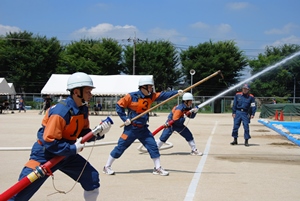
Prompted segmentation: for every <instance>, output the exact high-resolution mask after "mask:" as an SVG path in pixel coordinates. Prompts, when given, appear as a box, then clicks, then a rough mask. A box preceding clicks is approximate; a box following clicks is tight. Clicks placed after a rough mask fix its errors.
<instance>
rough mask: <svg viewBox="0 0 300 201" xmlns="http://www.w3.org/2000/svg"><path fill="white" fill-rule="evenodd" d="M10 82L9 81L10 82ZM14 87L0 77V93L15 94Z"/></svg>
mask: <svg viewBox="0 0 300 201" xmlns="http://www.w3.org/2000/svg"><path fill="white" fill-rule="evenodd" d="M10 84H11V83H10ZM15 94H16V91H15V88H14V87H11V86H10V85H9V84H8V83H7V81H6V79H5V78H0V95H15Z"/></svg>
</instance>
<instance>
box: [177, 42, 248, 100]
mask: <svg viewBox="0 0 300 201" xmlns="http://www.w3.org/2000/svg"><path fill="white" fill-rule="evenodd" d="M181 62H182V67H183V72H184V75H185V76H186V79H187V81H189V82H190V81H191V75H190V70H191V69H194V70H195V71H196V73H195V74H194V75H193V84H194V83H195V82H197V81H200V80H202V79H204V78H206V77H207V76H209V75H211V74H213V73H215V72H216V71H218V70H221V72H222V74H223V76H224V79H221V78H220V77H215V78H211V79H210V80H208V81H206V82H204V83H203V84H201V85H199V86H198V87H196V88H194V89H193V93H194V94H197V95H200V96H203V95H206V96H213V95H216V94H219V93H220V92H222V91H224V90H225V89H227V88H228V87H230V86H231V85H234V84H236V83H237V82H238V77H239V76H240V75H241V73H240V72H241V71H242V70H243V69H244V68H245V67H246V65H247V59H246V57H245V56H244V54H243V52H242V51H241V50H239V48H238V47H237V46H236V44H235V42H233V41H219V42H216V43H213V42H212V41H211V40H210V41H209V42H205V43H202V44H199V45H197V46H191V47H189V48H188V49H187V50H184V51H182V52H181Z"/></svg>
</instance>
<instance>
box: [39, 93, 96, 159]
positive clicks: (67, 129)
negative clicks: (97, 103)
mask: <svg viewBox="0 0 300 201" xmlns="http://www.w3.org/2000/svg"><path fill="white" fill-rule="evenodd" d="M90 131H91V129H90V125H89V120H88V107H87V106H86V105H84V106H80V107H77V105H76V104H75V102H74V100H73V99H72V98H71V97H70V96H69V97H68V98H67V99H66V100H64V101H62V102H60V103H58V104H56V105H54V106H52V107H50V108H49V110H47V112H46V114H45V116H44V118H43V120H42V127H41V128H40V129H39V130H38V133H37V138H38V142H39V143H40V144H42V146H43V147H44V148H45V149H46V150H47V152H49V153H51V154H53V156H54V155H62V156H69V155H74V154H76V146H75V145H74V143H75V142H76V139H77V138H79V137H82V136H84V135H85V134H87V133H89V132H90ZM92 140H95V138H93V139H90V140H89V141H92Z"/></svg>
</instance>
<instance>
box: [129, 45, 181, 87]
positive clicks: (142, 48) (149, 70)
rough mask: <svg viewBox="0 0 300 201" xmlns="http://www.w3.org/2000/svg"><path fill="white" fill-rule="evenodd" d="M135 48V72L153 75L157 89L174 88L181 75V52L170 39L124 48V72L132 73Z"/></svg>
mask: <svg viewBox="0 0 300 201" xmlns="http://www.w3.org/2000/svg"><path fill="white" fill-rule="evenodd" d="M133 48H136V49H135V54H136V61H135V66H136V68H135V72H136V73H135V74H136V75H153V77H154V81H155V87H156V88H157V90H159V91H161V90H166V89H167V88H169V87H170V88H173V87H174V86H175V85H176V84H177V83H178V82H179V78H180V77H181V72H180V69H179V64H180V60H179V54H178V51H176V48H175V47H174V46H173V45H172V44H171V43H170V42H169V41H151V42H149V41H144V42H141V43H137V44H136V45H135V47H132V46H129V45H128V46H126V47H125V50H124V57H123V63H124V64H123V65H124V66H125V70H124V73H126V74H132V73H133V70H132V66H133V60H132V58H133Z"/></svg>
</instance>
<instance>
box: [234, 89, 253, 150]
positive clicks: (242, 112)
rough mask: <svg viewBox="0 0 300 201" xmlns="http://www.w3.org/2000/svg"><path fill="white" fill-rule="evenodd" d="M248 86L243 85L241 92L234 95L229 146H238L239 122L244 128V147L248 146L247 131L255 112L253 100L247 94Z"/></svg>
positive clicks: (248, 136) (251, 96) (248, 132)
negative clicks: (231, 138)
mask: <svg viewBox="0 0 300 201" xmlns="http://www.w3.org/2000/svg"><path fill="white" fill-rule="evenodd" d="M249 91H250V86H249V85H248V84H244V85H243V89H242V92H238V93H236V95H235V97H234V101H233V107H232V117H233V121H234V125H233V130H232V137H233V142H231V143H230V144H231V145H236V144H238V142H237V138H238V130H239V128H240V125H241V122H243V127H244V138H245V146H247V147H248V146H249V144H248V140H249V139H250V138H251V136H250V131H249V123H250V119H252V118H253V117H254V115H255V112H256V105H255V99H254V96H253V95H252V94H250V93H249Z"/></svg>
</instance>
